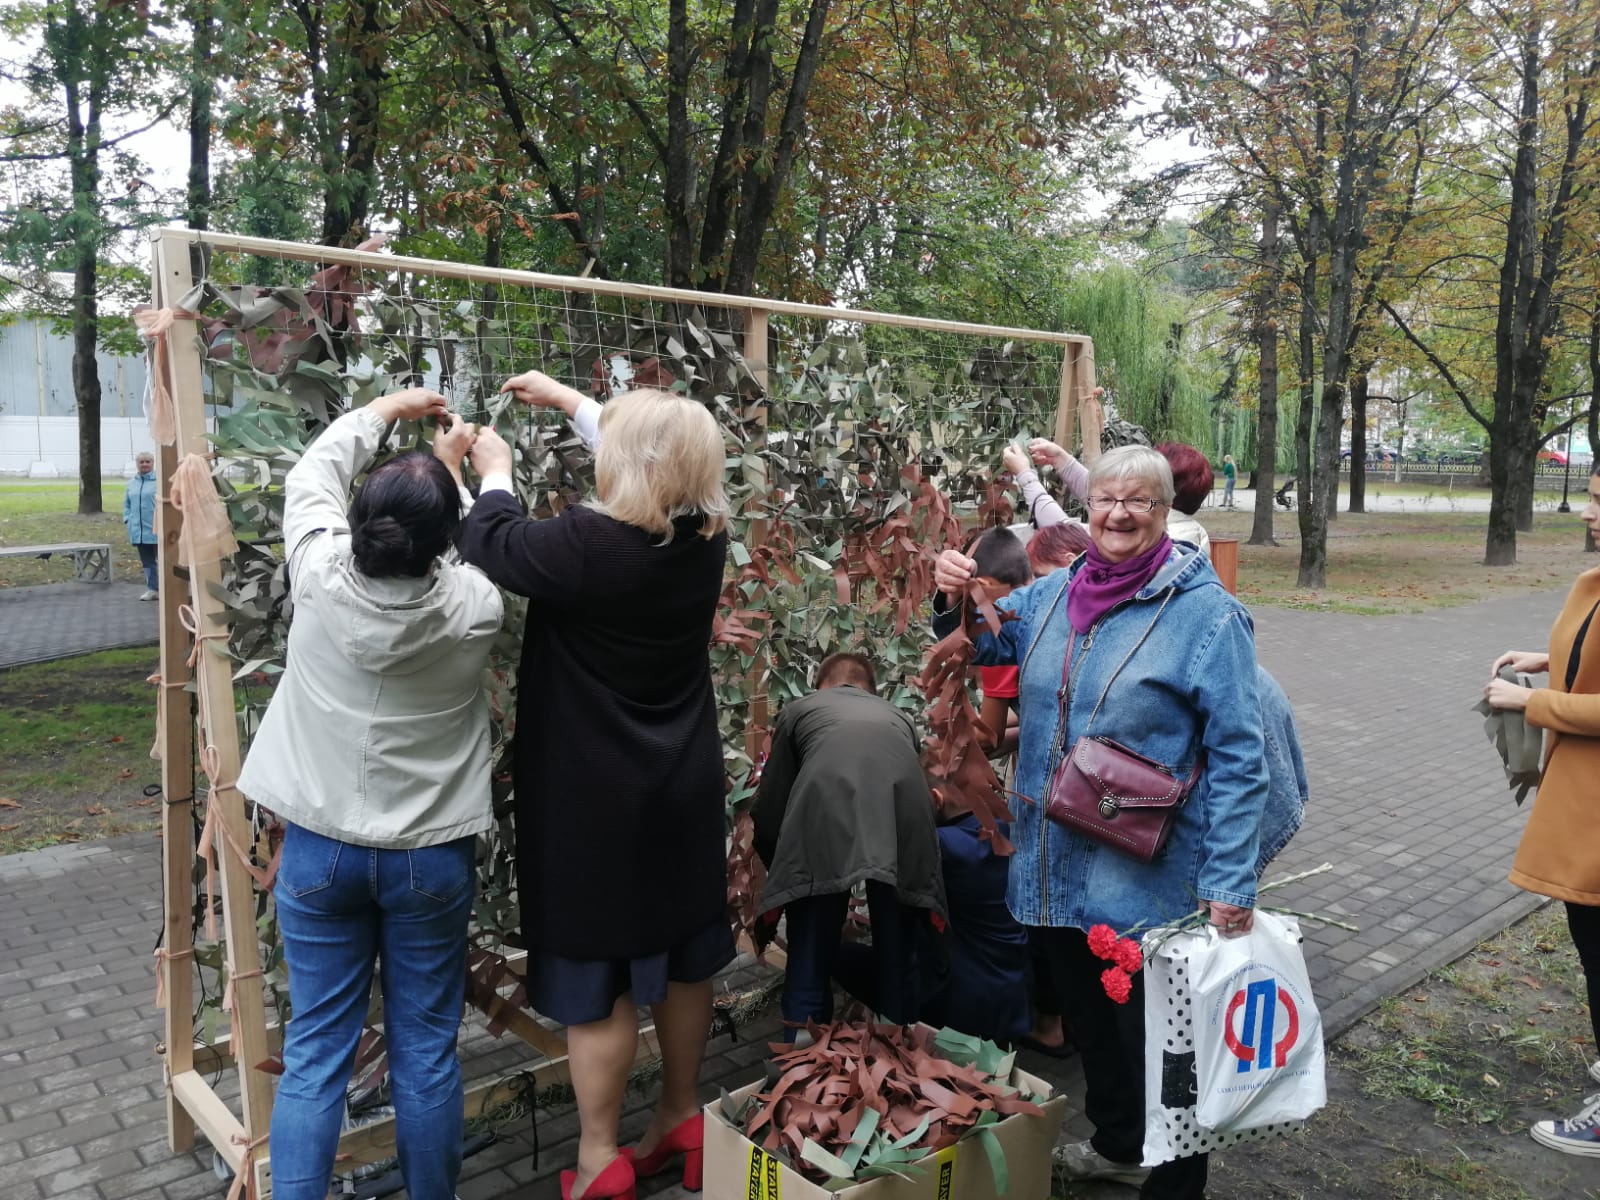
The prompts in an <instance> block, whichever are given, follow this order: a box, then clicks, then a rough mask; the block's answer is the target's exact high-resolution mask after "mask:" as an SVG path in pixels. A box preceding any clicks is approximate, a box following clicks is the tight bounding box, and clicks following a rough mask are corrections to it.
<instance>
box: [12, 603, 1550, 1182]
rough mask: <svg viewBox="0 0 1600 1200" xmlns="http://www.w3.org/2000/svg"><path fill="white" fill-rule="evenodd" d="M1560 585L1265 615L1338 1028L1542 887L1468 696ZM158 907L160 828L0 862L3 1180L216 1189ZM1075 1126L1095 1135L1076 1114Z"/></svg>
mask: <svg viewBox="0 0 1600 1200" xmlns="http://www.w3.org/2000/svg"><path fill="white" fill-rule="evenodd" d="M1562 595H1563V593H1562V592H1561V591H1552V592H1548V593H1541V594H1538V595H1535V596H1530V597H1519V598H1511V599H1505V600H1496V601H1491V602H1487V603H1482V604H1477V605H1473V606H1470V607H1466V608H1460V609H1453V610H1445V611H1442V612H1438V613H1433V614H1427V615H1422V616H1408V617H1382V618H1376V617H1359V616H1353V615H1342V614H1327V613H1307V612H1296V611H1290V610H1281V609H1264V610H1261V611H1260V612H1258V613H1257V630H1258V635H1259V641H1260V647H1261V657H1262V661H1263V662H1264V663H1266V665H1267V666H1268V667H1269V668H1270V669H1271V670H1272V671H1273V673H1274V674H1275V675H1277V677H1278V678H1279V680H1280V681H1281V682H1282V683H1283V684H1284V686H1285V688H1286V689H1287V690H1288V692H1289V694H1290V696H1291V697H1292V698H1293V700H1294V702H1295V707H1296V711H1297V713H1298V715H1299V719H1300V725H1301V731H1302V736H1303V739H1304V741H1305V744H1306V752H1307V758H1308V760H1309V768H1310V776H1311V782H1312V791H1313V798H1312V805H1311V808H1310V810H1309V812H1308V815H1307V821H1306V826H1305V828H1304V829H1302V831H1301V832H1300V834H1299V836H1298V837H1297V838H1296V839H1295V841H1294V843H1293V844H1292V845H1291V846H1290V848H1289V849H1288V851H1286V852H1285V854H1284V855H1283V857H1282V858H1281V859H1280V860H1279V862H1278V863H1277V864H1275V866H1274V868H1273V872H1272V873H1279V872H1281V873H1288V872H1291V871H1296V870H1301V869H1304V868H1306V867H1309V866H1313V865H1316V864H1318V863H1320V862H1323V861H1331V862H1333V863H1334V864H1335V867H1336V869H1335V871H1333V872H1332V873H1330V874H1328V875H1324V876H1321V877H1318V878H1315V879H1311V880H1307V881H1305V882H1303V883H1301V884H1297V885H1293V886H1292V887H1290V888H1288V889H1285V890H1284V891H1282V892H1280V893H1278V896H1279V898H1280V899H1281V901H1282V902H1283V903H1285V904H1287V905H1289V906H1291V907H1295V908H1301V909H1316V910H1322V911H1326V912H1329V913H1330V914H1343V915H1345V916H1346V917H1347V918H1348V919H1350V920H1352V921H1354V922H1355V923H1356V924H1358V925H1360V926H1361V929H1362V932H1360V933H1359V934H1350V933H1346V932H1344V931H1342V930H1335V929H1316V928H1312V927H1310V926H1308V956H1307V957H1308V960H1309V963H1310V967H1311V973H1312V977H1313V981H1314V983H1315V985H1316V989H1317V994H1318V996H1319V999H1320V1000H1321V1003H1322V1005H1323V1007H1324V1010H1325V1015H1326V1017H1327V1018H1328V1021H1329V1024H1330V1026H1331V1027H1332V1028H1333V1029H1335V1030H1339V1029H1343V1028H1345V1027H1347V1026H1348V1025H1349V1024H1350V1023H1351V1022H1352V1021H1354V1020H1355V1019H1356V1018H1357V1017H1359V1016H1360V1014H1361V1013H1362V1012H1363V1011H1365V1010H1366V1008H1368V1007H1370V1006H1371V1005H1372V1004H1374V1003H1376V1001H1377V1000H1378V999H1380V998H1381V997H1382V996H1384V995H1387V994H1389V993H1392V992H1394V991H1396V990H1398V989H1400V988H1403V987H1407V986H1409V985H1410V984H1411V983H1412V982H1414V981H1415V980H1416V979H1417V978H1420V976H1421V975H1422V974H1424V973H1426V972H1427V971H1428V970H1431V969H1433V968H1434V967H1436V966H1439V965H1441V964H1443V963H1444V962H1447V961H1449V960H1451V959H1453V958H1455V957H1457V956H1458V955H1459V954H1461V953H1463V952H1465V950H1467V949H1469V948H1470V947H1471V946H1472V945H1473V944H1474V943H1475V942H1476V941H1477V940H1479V939H1480V938H1482V937H1484V936H1487V935H1488V934H1489V933H1491V932H1494V931H1496V930H1498V929H1500V928H1501V927H1503V926H1504V925H1505V924H1507V923H1509V922H1510V921H1512V920H1514V919H1516V918H1517V917H1519V916H1521V915H1522V914H1523V913H1525V912H1526V911H1528V910H1529V909H1530V908H1531V907H1532V906H1533V905H1534V903H1536V901H1535V898H1533V897H1530V896H1527V895H1526V894H1524V893H1520V892H1518V891H1516V889H1514V888H1512V887H1511V886H1510V885H1509V884H1507V883H1506V882H1505V872H1506V869H1507V867H1508V866H1509V863H1510V859H1511V854H1512V850H1513V847H1514V846H1515V843H1516V838H1517V835H1518V831H1519V829H1520V827H1521V824H1522V821H1523V820H1524V815H1523V813H1522V812H1520V811H1519V810H1518V809H1517V808H1516V807H1515V805H1514V804H1513V803H1512V801H1511V799H1510V794H1509V792H1508V791H1507V790H1506V789H1505V787H1504V786H1503V784H1502V781H1501V776H1500V772H1499V768H1498V765H1497V764H1496V763H1495V761H1494V758H1493V754H1492V751H1491V750H1490V749H1489V747H1488V746H1487V744H1486V743H1485V742H1484V740H1483V737H1482V734H1481V732H1480V727H1479V719H1478V718H1477V716H1476V715H1475V714H1473V713H1472V712H1470V711H1469V709H1470V706H1471V704H1472V703H1473V702H1474V701H1475V699H1476V697H1477V693H1478V687H1479V685H1480V684H1481V681H1482V679H1483V678H1484V676H1485V675H1486V673H1487V666H1488V663H1489V661H1490V660H1491V659H1492V658H1493V657H1494V655H1495V654H1497V653H1498V652H1499V651H1500V650H1502V649H1505V648H1507V647H1509V646H1513V645H1515V646H1519V647H1521V646H1528V647H1532V646H1538V645H1542V644H1543V642H1544V639H1545V637H1546V635H1547V633H1548V630H1549V625H1550V621H1551V620H1552V619H1553V617H1554V614H1555V612H1556V611H1557V610H1558V608H1559V607H1560V602H1561V598H1562ZM133 607H134V608H135V609H140V608H146V609H148V608H153V607H154V606H142V605H139V604H137V603H135V604H134V605H133ZM0 628H4V621H3V618H0ZM159 922H160V870H159V853H158V843H157V841H156V840H155V839H153V838H152V837H150V836H149V835H130V836H128V837H123V838H117V839H113V840H111V841H108V842H102V843H95V844H89V845H79V846H60V847H55V848H53V849H49V850H40V851H35V852H33V853H29V854H21V855H14V856H11V857H8V858H0V1198H3V1200H43V1198H45V1197H49V1198H51V1200H58V1198H59V1200H186V1198H197V1197H221V1196H222V1195H223V1194H224V1192H225V1186H224V1185H223V1184H222V1183H220V1182H219V1181H218V1180H217V1178H216V1177H215V1176H214V1175H213V1174H212V1172H211V1169H210V1154H209V1151H206V1150H202V1151H201V1152H197V1153H194V1154H180V1155H173V1154H171V1153H170V1152H169V1151H168V1150H167V1148H166V1143H165V1127H164V1121H165V1112H164V1103H163V1100H162V1096H161V1072H160V1065H159V1060H158V1059H157V1058H156V1056H155V1055H154V1053H153V1047H154V1045H155V1043H156V1041H157V1040H158V1038H159V1036H160V1029H161V1024H160V1020H159V1014H158V1013H157V1012H156V1011H155V1009H154V1006H153V1004H152V1000H153V987H152V973H151V959H150V950H151V949H152V948H153V946H154V942H155V936H156V932H157V929H158V928H159ZM774 1028H775V1025H774V1023H773V1022H771V1021H770V1020H769V1021H767V1022H764V1023H763V1024H762V1025H759V1026H757V1027H755V1028H754V1029H752V1030H750V1031H749V1035H750V1036H751V1037H753V1038H754V1039H755V1040H753V1041H751V1040H746V1041H741V1042H739V1043H730V1042H729V1041H728V1039H726V1038H720V1039H718V1040H717V1041H715V1042H714V1043H713V1044H712V1047H711V1051H710V1055H709V1058H708V1062H707V1069H706V1072H705V1076H704V1078H705V1086H704V1089H703V1090H704V1094H705V1095H706V1097H707V1098H708V1099H709V1098H710V1097H712V1096H714V1095H715V1094H716V1090H717V1088H718V1086H729V1087H732V1086H737V1085H738V1084H740V1083H744V1082H748V1081H749V1080H750V1079H752V1078H754V1077H755V1075H756V1074H757V1069H756V1066H755V1064H756V1063H757V1062H758V1061H759V1060H760V1059H761V1058H762V1057H763V1056H764V1053H765V1051H764V1048H763V1045H762V1042H761V1039H762V1038H763V1037H764V1036H766V1035H767V1034H769V1033H770V1032H771V1031H772V1030H773V1029H774ZM464 1056H465V1057H466V1059H467V1062H468V1070H469V1074H471V1075H482V1074H487V1073H490V1072H492V1071H494V1070H501V1069H504V1068H505V1067H506V1066H507V1065H511V1064H514V1063H516V1062H517V1061H519V1059H520V1058H521V1050H520V1048H519V1047H518V1046H516V1045H507V1044H505V1043H502V1042H495V1041H493V1040H492V1039H489V1038H488V1035H487V1034H485V1033H483V1032H482V1031H481V1029H478V1028H476V1027H474V1029H473V1030H472V1032H471V1033H470V1034H469V1036H468V1037H467V1038H466V1040H465V1043H464ZM1028 1065H1029V1066H1030V1067H1031V1068H1033V1069H1035V1070H1038V1071H1039V1073H1041V1074H1044V1075H1047V1076H1049V1077H1051V1078H1054V1079H1055V1080H1056V1081H1057V1082H1058V1083H1060V1084H1062V1085H1063V1086H1064V1087H1066V1088H1067V1090H1068V1094H1069V1095H1076V1094H1078V1092H1077V1088H1078V1084H1079V1080H1078V1078H1077V1068H1076V1064H1075V1062H1074V1061H1072V1060H1068V1061H1067V1062H1066V1063H1058V1062H1053V1061H1050V1060H1045V1059H1036V1058H1034V1056H1031V1055H1030V1056H1028ZM223 1086H224V1088H226V1086H227V1081H226V1080H225V1081H224V1083H223ZM646 1119H647V1109H646V1105H645V1103H644V1099H643V1098H642V1097H633V1096H630V1099H629V1110H628V1115H627V1118H626V1120H625V1122H624V1128H623V1136H624V1137H625V1138H630V1137H635V1136H637V1135H638V1133H639V1132H641V1131H642V1128H643V1125H644V1123H645V1121H646ZM1068 1129H1069V1130H1070V1131H1071V1132H1073V1133H1075V1134H1080V1135H1081V1134H1082V1133H1083V1132H1086V1127H1085V1125H1084V1124H1083V1119H1082V1117H1081V1114H1077V1113H1076V1112H1074V1113H1073V1115H1072V1116H1071V1117H1070V1118H1069V1121H1068ZM540 1130H541V1141H542V1143H543V1153H542V1155H541V1158H540V1164H539V1167H538V1169H537V1170H535V1169H534V1167H533V1165H532V1160H531V1151H532V1144H531V1140H530V1138H529V1137H528V1134H527V1127H526V1125H525V1124H521V1125H519V1126H517V1127H514V1128H512V1129H510V1130H507V1131H505V1133H504V1136H503V1138H502V1140H501V1141H500V1142H499V1143H498V1144H496V1145H494V1146H491V1147H490V1148H489V1149H487V1150H485V1151H484V1152H482V1153H480V1154H478V1155H476V1156H474V1157H473V1158H471V1159H469V1160H468V1162H467V1164H466V1169H465V1172H464V1175H463V1179H462V1183H461V1187H460V1193H461V1196H462V1198H463V1200H490V1198H491V1197H496V1198H498V1197H507V1198H510V1200H554V1197H556V1196H557V1195H558V1194H559V1192H558V1189H557V1187H556V1183H555V1172H556V1171H557V1170H559V1168H560V1167H561V1166H562V1165H564V1164H567V1163H570V1161H571V1159H572V1156H573V1154H574V1144H573V1139H574V1138H575V1135H576V1118H575V1116H574V1114H572V1113H571V1112H570V1110H564V1109H562V1110H554V1111H552V1112H550V1113H548V1114H547V1115H546V1116H545V1117H544V1119H543V1121H542V1123H541V1126H540ZM202 1145H203V1143H202ZM676 1192H677V1189H675V1188H671V1187H669V1188H668V1189H667V1190H666V1191H662V1192H657V1193H656V1194H658V1195H662V1196H671V1195H674V1194H676Z"/></svg>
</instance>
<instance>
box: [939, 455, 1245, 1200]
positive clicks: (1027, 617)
mask: <svg viewBox="0 0 1600 1200" xmlns="http://www.w3.org/2000/svg"><path fill="white" fill-rule="evenodd" d="M1172 495H1173V485H1172V471H1171V468H1170V467H1169V466H1168V464H1167V460H1166V459H1165V458H1163V457H1162V456H1161V455H1160V454H1158V453H1156V452H1155V451H1154V450H1151V449H1149V448H1148V447H1145V446H1123V447H1120V448H1118V449H1116V450H1111V451H1109V452H1107V453H1106V454H1105V455H1103V456H1102V457H1101V458H1100V459H1099V460H1098V461H1097V462H1096V463H1095V464H1094V467H1093V469H1092V470H1091V471H1090V474H1089V481H1088V507H1089V534H1090V539H1091V543H1090V547H1089V549H1088V551H1087V552H1086V553H1085V554H1084V556H1083V557H1082V558H1081V559H1080V560H1079V561H1078V562H1077V563H1076V564H1075V565H1074V566H1073V567H1071V568H1070V569H1069V570H1066V571H1057V572H1055V573H1054V574H1051V575H1048V576H1046V577H1044V578H1043V579H1040V580H1038V581H1036V582H1035V583H1033V584H1030V585H1029V586H1027V587H1025V588H1021V589H1019V590H1017V591H1015V592H1012V593H1011V595H1010V596H1008V597H1006V598H1005V599H1004V600H1002V601H1000V603H999V605H998V607H999V608H1000V609H1002V610H1009V611H1010V612H1012V613H1014V614H1015V615H1016V617H1017V619H1016V620H1014V621H1007V622H1005V623H1004V624H1002V626H1001V628H1000V629H999V630H998V631H984V632H982V633H981V634H980V636H979V637H978V639H977V643H978V653H977V661H978V662H980V663H983V664H1009V663H1017V664H1019V665H1020V666H1021V675H1020V703H1019V708H1020V712H1021V735H1020V742H1019V746H1018V759H1017V790H1018V791H1019V792H1020V793H1021V794H1022V795H1023V796H1024V797H1028V798H1031V802H1018V803H1016V804H1015V805H1013V808H1014V810H1015V814H1014V815H1015V820H1014V821H1013V823H1012V827H1011V837H1012V840H1013V841H1014V842H1015V843H1016V847H1017V853H1016V855H1015V857H1014V858H1012V860H1011V873H1010V878H1009V882H1008V892H1007V901H1008V903H1009V905H1010V907H1011V912H1012V915H1014V916H1015V917H1016V918H1017V920H1019V921H1021V922H1022V923H1023V924H1024V925H1027V926H1030V927H1031V928H1030V930H1029V933H1030V935H1032V936H1037V937H1038V939H1039V940H1040V942H1041V944H1042V945H1043V947H1044V952H1045V956H1046V958H1047V961H1048V964H1049V969H1050V973H1051V977H1052V979H1053V981H1054V983H1055V986H1056V988H1057V990H1058V992H1059V994H1060V997H1061V1001H1062V1006H1063V1015H1064V1016H1065V1017H1066V1020H1067V1024H1068V1026H1069V1027H1070V1028H1071V1029H1072V1031H1073V1035H1074V1037H1075V1039H1076V1040H1077V1042H1078V1045H1079V1046H1080V1047H1082V1049H1083V1069H1084V1077H1085V1082H1086V1085H1087V1095H1086V1101H1085V1111H1086V1112H1087V1113H1088V1116H1089V1119H1090V1120H1091V1121H1092V1122H1093V1123H1094V1125H1095V1133H1094V1136H1093V1137H1092V1138H1091V1139H1090V1140H1089V1141H1086V1142H1082V1143H1080V1144H1078V1145H1073V1146H1067V1147H1065V1148H1063V1149H1062V1150H1061V1151H1058V1158H1059V1159H1060V1161H1062V1163H1063V1165H1064V1166H1065V1168H1066V1171H1067V1174H1068V1175H1069V1176H1071V1177H1073V1178H1076V1179H1095V1178H1099V1179H1111V1180H1117V1181H1120V1182H1124V1183H1133V1184H1142V1185H1143V1190H1142V1191H1141V1193H1140V1194H1141V1195H1142V1196H1144V1197H1146V1198H1147V1200H1152V1198H1155V1197H1161V1198H1162V1200H1169V1198H1182V1200H1199V1198H1201V1197H1203V1196H1204V1195H1205V1182H1206V1169H1207V1160H1206V1157H1205V1156H1204V1155H1196V1156H1192V1157H1189V1158H1182V1159H1178V1160H1176V1161H1174V1162H1169V1163H1165V1164H1163V1165H1161V1166H1159V1167H1156V1168H1155V1169H1154V1170H1146V1169H1145V1168H1143V1167H1141V1166H1140V1165H1139V1162H1140V1158H1141V1155H1142V1148H1143V1144H1144V1111H1145V1108H1144V1004H1143V993H1142V986H1143V983H1142V976H1140V975H1135V976H1134V989H1133V994H1132V996H1131V997H1130V998H1129V1001H1128V1003H1126V1004H1116V1003H1114V1002H1113V1001H1112V1000H1111V999H1110V998H1109V997H1108V996H1107V995H1106V994H1105V992H1104V991H1103V990H1102V988H1101V984H1100V971H1101V968H1102V967H1103V966H1104V964H1103V963H1101V962H1099V960H1097V959H1096V958H1095V956H1094V955H1093V954H1092V953H1091V952H1090V950H1089V946H1088V930H1089V928H1090V926H1092V925H1097V924H1105V925H1110V926H1111V927H1113V928H1114V929H1117V930H1119V931H1120V930H1126V929H1128V928H1130V927H1131V926H1134V925H1136V924H1139V923H1141V922H1142V923H1144V924H1146V925H1157V924H1161V923H1163V922H1167V921H1171V920H1174V919H1176V918H1178V917H1181V916H1183V915H1184V914H1185V913H1187V912H1189V911H1191V910H1192V909H1193V907H1194V904H1195V900H1196V898H1197V897H1198V898H1199V900H1200V901H1201V903H1202V904H1203V905H1204V906H1205V907H1206V908H1207V909H1209V913H1210V920H1211V922H1212V924H1214V925H1216V926H1218V927H1219V928H1220V929H1221V930H1222V931H1223V933H1224V935H1229V934H1233V935H1237V934H1242V933H1245V932H1248V931H1249V929H1250V927H1251V924H1252V921H1253V919H1254V913H1253V909H1254V906H1255V899H1256V857H1257V843H1258V841H1259V839H1260V827H1261V817H1262V808H1263V805H1264V803H1265V801H1266V796H1267V770H1266V767H1265V765H1264V763H1263V754H1264V744H1263V736H1262V726H1261V705H1260V702H1259V700H1258V697H1257V674H1256V655H1255V636H1254V633H1253V630H1252V627H1251V623H1250V616H1249V613H1248V612H1246V611H1245V609H1244V607H1243V606H1242V605H1241V604H1239V602H1238V601H1237V600H1235V599H1234V598H1233V597H1232V596H1230V595H1228V593H1227V592H1226V591H1224V590H1223V588H1222V584H1221V583H1220V582H1219V581H1218V579H1217V576H1216V572H1214V571H1213V570H1212V569H1211V565H1210V563H1209V562H1207V561H1206V558H1205V556H1204V555H1202V554H1200V553H1199V551H1197V550H1196V549H1195V548H1194V547H1192V546H1189V545H1184V544H1174V543H1173V541H1172V540H1171V539H1170V538H1169V537H1168V536H1167V534H1166V523H1167V509H1168V507H1169V506H1170V504H1171V503H1172ZM972 574H973V564H972V560H971V559H969V558H966V557H965V556H964V555H961V554H958V553H956V552H955V551H946V552H945V553H944V554H943V555H942V556H941V557H940V559H939V563H938V568H937V578H938V583H939V587H940V588H941V590H943V591H944V592H945V593H946V594H947V595H953V594H957V593H960V592H962V591H964V589H965V587H966V584H967V583H968V582H969V581H970V580H971V578H972ZM1069 660H1070V674H1069ZM1064 685H1065V686H1064ZM1063 696H1065V697H1066V699H1065V700H1063ZM1089 734H1092V735H1093V736H1094V737H1095V738H1097V739H1100V738H1109V739H1111V740H1113V741H1115V742H1116V743H1118V744H1119V745H1120V746H1122V747H1126V748H1127V749H1129V750H1132V751H1134V752H1136V753H1137V754H1139V755H1142V756H1143V757H1144V758H1146V759H1150V760H1153V761H1154V762H1155V763H1158V764H1161V765H1162V767H1164V768H1165V770H1166V771H1167V772H1168V773H1170V774H1171V775H1172V776H1173V777H1175V779H1176V780H1180V781H1181V780H1184V779H1186V778H1188V777H1189V776H1190V774H1191V771H1194V770H1195V769H1196V768H1197V767H1198V777H1197V779H1196V782H1195V783H1194V786H1193V789H1192V791H1191V792H1190V794H1189V798H1188V800H1187V802H1186V803H1185V804H1183V805H1182V806H1181V807H1180V808H1179V809H1178V810H1177V816H1176V819H1175V822H1174V824H1173V827H1172V832H1171V836H1170V840H1169V841H1168V842H1167V845H1166V848H1165V851H1164V852H1163V853H1160V854H1158V855H1157V856H1156V857H1155V858H1154V859H1153V860H1151V861H1148V862H1146V861H1142V860H1141V859H1139V858H1136V857H1134V856H1132V855H1130V854H1128V853H1125V852H1123V851H1122V850H1120V849H1117V848H1115V847H1114V846H1113V845H1112V844H1110V843H1108V842H1104V841H1101V840H1099V839H1097V838H1096V837H1093V836H1091V835H1089V834H1087V833H1084V832H1081V831H1080V830H1079V829H1078V828H1076V827H1072V826H1069V825H1066V824H1058V823H1057V822H1056V821H1054V820H1052V819H1050V818H1048V817H1047V815H1046V806H1047V801H1048V799H1049V798H1050V796H1051V794H1052V786H1051V785H1052V782H1053V781H1054V780H1055V778H1056V776H1057V775H1058V773H1059V772H1061V771H1062V769H1063V764H1064V760H1065V759H1066V758H1067V751H1068V749H1069V748H1072V747H1074V745H1075V744H1076V743H1077V742H1078V739H1080V738H1082V737H1084V736H1085V735H1089Z"/></svg>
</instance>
